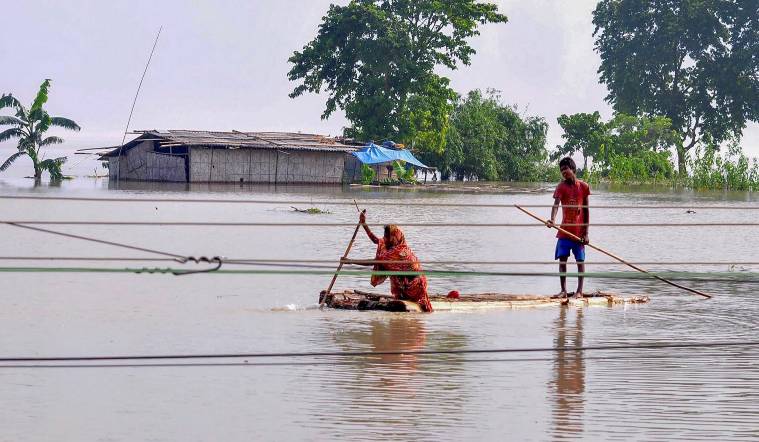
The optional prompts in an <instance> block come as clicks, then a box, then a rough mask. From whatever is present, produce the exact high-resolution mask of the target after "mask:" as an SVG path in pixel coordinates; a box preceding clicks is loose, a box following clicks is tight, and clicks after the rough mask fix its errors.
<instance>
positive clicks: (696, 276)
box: [0, 261, 759, 283]
mask: <svg viewBox="0 0 759 442" xmlns="http://www.w3.org/2000/svg"><path fill="white" fill-rule="evenodd" d="M223 262H224V261H222V263H223ZM330 268H331V267H330ZM0 273H134V274H142V273H148V274H175V275H178V274H185V273H188V272H186V271H184V270H182V269H175V268H170V267H165V268H159V267H143V268H128V267H127V268H115V267H0ZM208 274H219V275H222V274H224V275H292V276H296V275H298V276H309V275H311V276H315V275H335V274H337V275H343V276H373V275H380V276H418V275H426V276H429V277H478V276H489V277H505V276H515V277H557V276H565V277H569V278H576V277H579V276H582V277H584V278H596V279H619V280H624V279H629V280H641V279H651V276H652V275H656V276H661V277H666V278H670V279H673V280H677V281H700V282H739V283H759V272H701V273H696V272H649V273H648V274H642V273H637V272H584V273H576V272H487V271H455V270H425V271H419V272H416V271H385V270H379V271H370V270H340V271H339V272H337V271H335V270H328V269H326V268H325V269H324V270H317V269H313V270H305V269H302V270H295V269H293V270H274V269H219V270H215V271H213V272H212V273H208Z"/></svg>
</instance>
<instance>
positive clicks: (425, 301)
mask: <svg viewBox="0 0 759 442" xmlns="http://www.w3.org/2000/svg"><path fill="white" fill-rule="evenodd" d="M359 222H360V223H361V225H362V226H363V227H364V230H365V231H366V235H367V236H368V237H369V239H370V240H371V241H372V242H373V243H374V244H377V253H376V254H375V256H374V259H375V260H377V261H393V262H392V263H381V264H374V268H373V270H374V271H395V272H420V271H421V270H422V266H421V264H420V263H419V259H417V257H416V255H414V252H413V251H412V250H411V248H410V247H409V246H408V244H406V238H405V236H404V235H403V231H401V229H400V227H398V226H396V225H394V224H390V225H386V226H385V234H384V236H383V237H382V238H377V236H375V235H374V233H372V231H371V229H369V226H367V225H366V215H365V214H364V213H361V215H360V217H359ZM385 279H387V276H381V275H372V280H371V284H372V287H376V286H378V285H380V284H382V283H383V282H384V281H385ZM390 293H392V294H393V296H395V299H399V300H402V301H413V302H416V303H417V304H419V307H421V308H422V310H423V311H425V312H431V311H432V304H430V298H429V296H427V277H425V276H424V275H408V276H405V275H393V276H390Z"/></svg>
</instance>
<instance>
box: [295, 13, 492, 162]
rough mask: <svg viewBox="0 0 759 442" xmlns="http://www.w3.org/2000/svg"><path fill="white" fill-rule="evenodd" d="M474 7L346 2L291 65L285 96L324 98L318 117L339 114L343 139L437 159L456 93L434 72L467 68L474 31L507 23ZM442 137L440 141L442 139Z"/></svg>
mask: <svg viewBox="0 0 759 442" xmlns="http://www.w3.org/2000/svg"><path fill="white" fill-rule="evenodd" d="M506 21H507V18H506V16H505V15H503V14H500V13H498V7H497V6H496V5H495V4H492V3H488V2H479V1H475V0H448V1H439V0H351V2H350V3H349V4H348V5H346V6H337V5H332V6H330V8H329V11H328V12H327V15H326V16H324V18H323V21H322V23H321V25H320V26H319V31H318V34H317V36H316V38H314V40H312V41H311V42H309V43H308V44H307V45H306V46H305V47H303V49H302V50H301V51H296V52H295V53H294V54H293V55H292V57H290V59H289V62H290V63H291V64H292V68H291V70H290V72H289V73H288V78H289V79H290V80H291V81H300V82H301V83H300V84H299V85H297V86H296V87H295V89H294V90H293V91H292V93H291V94H290V96H291V97H293V98H294V97H298V96H300V95H302V94H304V93H306V92H312V93H319V92H321V91H326V92H328V94H329V96H328V98H327V102H326V107H325V110H324V112H323V113H322V118H328V117H329V116H330V115H331V114H332V113H333V112H335V110H337V109H338V108H339V109H343V110H344V111H345V115H346V118H347V119H348V120H349V121H350V122H351V124H352V127H351V128H349V129H348V131H347V132H348V133H347V135H352V136H354V137H357V138H363V139H376V140H381V139H384V138H388V137H394V138H395V139H396V141H401V142H405V143H409V144H411V143H414V144H416V143H418V144H419V146H418V147H420V148H422V150H432V151H437V152H439V153H440V152H442V149H443V144H444V142H445V135H444V134H445V132H446V130H447V124H448V117H449V114H450V112H451V110H452V102H453V100H454V99H455V96H456V95H455V93H454V92H453V91H452V90H451V89H450V87H449V86H448V83H449V82H448V79H447V78H444V77H441V76H439V75H437V74H435V73H434V69H435V67H438V66H445V67H447V68H450V69H456V68H457V66H458V65H459V64H464V65H468V64H469V62H470V59H471V56H472V55H473V54H474V53H475V51H474V49H473V48H472V47H471V46H470V45H469V43H468V39H469V38H470V37H473V36H475V35H478V34H479V30H478V27H479V25H482V24H485V23H503V22H506ZM441 134H442V135H441Z"/></svg>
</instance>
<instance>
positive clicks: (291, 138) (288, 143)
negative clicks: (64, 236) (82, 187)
mask: <svg viewBox="0 0 759 442" xmlns="http://www.w3.org/2000/svg"><path fill="white" fill-rule="evenodd" d="M135 132H136V133H141V134H142V135H140V136H139V137H137V138H135V139H134V140H132V141H130V142H128V143H127V144H125V145H124V147H123V148H119V147H116V148H114V149H113V150H111V151H109V152H108V153H105V154H103V157H110V156H117V155H119V149H121V152H122V153H123V152H125V151H127V150H129V149H131V148H132V147H134V146H136V145H137V144H139V143H141V142H142V141H145V140H146V139H150V140H154V141H155V140H158V141H157V142H158V143H159V145H161V146H208V147H218V148H226V149H240V148H257V149H281V150H310V151H319V152H334V151H339V152H353V151H355V150H356V147H354V146H348V145H345V144H342V143H339V142H338V141H336V140H335V139H334V138H330V137H326V136H323V135H316V134H302V133H292V132H239V131H232V132H214V131H205V130H143V131H135Z"/></svg>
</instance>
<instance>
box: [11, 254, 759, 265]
mask: <svg viewBox="0 0 759 442" xmlns="http://www.w3.org/2000/svg"><path fill="white" fill-rule="evenodd" d="M222 259H223V261H224V263H225V264H233V265H268V264H338V263H339V262H340V260H339V259H269V258H226V257H224V258H222ZM0 261H92V262H177V259H176V258H156V257H149V256H145V257H126V256H124V257H117V256H113V257H104V256H0ZM406 262H407V261H388V260H377V259H351V260H350V261H349V262H348V263H347V264H359V265H360V264H405V263H406ZM631 262H632V261H631ZM419 263H420V264H422V265H430V264H432V265H498V266H506V265H519V266H521V265H556V264H557V263H558V261H450V260H447V261H440V260H425V261H420V262H419ZM632 263H633V264H639V265H660V266H691V265H695V266H757V265H759V261H640V262H632ZM570 264H571V263H570ZM585 265H597V266H600V265H609V266H619V267H621V266H625V264H622V263H620V262H619V261H585Z"/></svg>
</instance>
